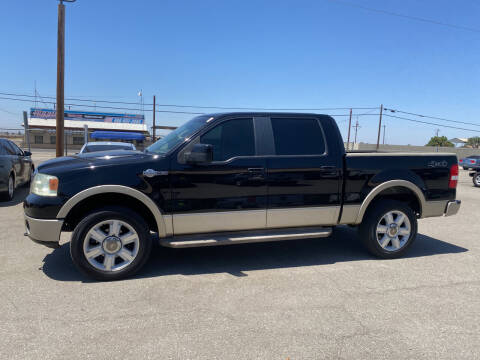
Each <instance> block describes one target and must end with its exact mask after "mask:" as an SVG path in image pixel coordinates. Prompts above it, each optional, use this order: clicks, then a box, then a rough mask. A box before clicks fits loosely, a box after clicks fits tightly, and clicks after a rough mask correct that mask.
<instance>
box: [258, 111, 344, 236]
mask: <svg viewBox="0 0 480 360" xmlns="http://www.w3.org/2000/svg"><path fill="white" fill-rule="evenodd" d="M323 125H327V126H329V124H328V123H327V124H322V118H321V117H318V118H317V117H313V116H302V115H296V116H274V115H272V116H271V131H272V135H273V140H274V141H273V142H274V147H275V156H271V157H269V158H268V160H267V179H268V187H269V189H268V192H269V195H268V205H267V227H268V228H280V227H298V226H314V225H333V224H336V223H337V220H338V216H339V213H340V205H341V203H340V193H341V174H342V155H341V154H339V153H337V152H338V151H337V149H336V148H335V146H333V145H334V144H335V143H336V140H335V141H331V144H332V146H330V148H329V146H328V143H327V139H326V136H325V133H329V134H331V136H334V135H335V136H338V135H337V133H336V132H335V133H330V132H326V131H325V129H324V126H323ZM327 130H329V131H330V129H327Z"/></svg>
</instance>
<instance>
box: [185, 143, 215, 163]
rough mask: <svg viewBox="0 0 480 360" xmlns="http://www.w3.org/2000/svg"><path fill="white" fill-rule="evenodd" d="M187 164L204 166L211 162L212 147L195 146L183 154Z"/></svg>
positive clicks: (207, 145)
mask: <svg viewBox="0 0 480 360" xmlns="http://www.w3.org/2000/svg"><path fill="white" fill-rule="evenodd" d="M185 160H186V161H187V163H188V164H205V163H209V162H211V161H212V160H213V147H212V145H210V144H195V145H193V148H192V151H190V152H187V153H186V154H185Z"/></svg>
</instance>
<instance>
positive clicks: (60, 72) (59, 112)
mask: <svg viewBox="0 0 480 360" xmlns="http://www.w3.org/2000/svg"><path fill="white" fill-rule="evenodd" d="M64 1H66V2H75V0H60V3H59V4H58V32H57V103H56V107H55V108H56V116H55V118H56V139H55V140H56V141H55V142H56V156H57V157H60V156H63V143H64V136H65V135H64V124H65V103H64V100H65V95H64V94H65V93H64V90H65V89H64V84H65V5H63V2H64Z"/></svg>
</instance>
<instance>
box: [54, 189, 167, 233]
mask: <svg viewBox="0 0 480 360" xmlns="http://www.w3.org/2000/svg"><path fill="white" fill-rule="evenodd" d="M112 196H113V198H112ZM102 200H104V201H105V202H106V203H105V205H120V206H122V205H123V206H127V207H133V208H134V210H137V211H139V212H140V213H141V214H142V215H143V216H144V217H146V219H145V220H146V221H147V222H149V225H150V226H152V225H154V230H157V231H158V235H159V236H160V237H165V236H167V235H169V231H168V228H167V226H166V224H165V219H164V216H163V214H162V212H161V211H160V209H159V208H158V206H157V205H156V204H155V203H154V201H153V200H152V199H150V198H149V197H148V196H147V195H145V194H144V193H142V192H140V191H138V190H135V189H133V188H131V187H128V186H123V185H99V186H94V187H91V188H88V189H86V190H83V191H81V192H79V193H78V194H76V195H74V196H73V197H71V198H70V199H69V200H68V201H67V202H66V203H65V204H64V205H63V206H62V207H61V209H60V211H59V212H58V214H57V219H66V220H69V219H72V217H74V215H76V213H78V212H83V213H84V212H85V211H84V209H86V208H88V207H89V205H90V204H92V203H93V204H95V205H97V204H99V203H100V204H102ZM97 207H98V206H97ZM73 221H77V222H78V219H74V220H73ZM66 222H67V221H66ZM152 223H153V224H152Z"/></svg>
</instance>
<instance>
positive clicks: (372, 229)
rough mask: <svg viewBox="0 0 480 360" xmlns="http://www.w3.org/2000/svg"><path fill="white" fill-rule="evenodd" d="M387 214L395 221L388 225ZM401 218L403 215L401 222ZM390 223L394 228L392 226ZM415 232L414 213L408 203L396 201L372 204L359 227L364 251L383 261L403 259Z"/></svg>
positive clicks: (415, 220)
mask: <svg viewBox="0 0 480 360" xmlns="http://www.w3.org/2000/svg"><path fill="white" fill-rule="evenodd" d="M388 214H390V215H392V217H391V218H390V220H394V221H393V222H390V224H389V221H388V220H389V217H388ZM400 215H403V216H404V220H401V217H399V216H400ZM393 223H395V224H396V225H391V224H393ZM384 230H385V231H384ZM417 231H418V226H417V217H416V215H415V212H414V211H413V210H412V208H410V207H409V206H408V205H407V204H405V203H403V202H401V201H395V200H379V201H378V202H376V203H374V204H373V205H372V206H371V207H370V208H369V209H368V210H367V213H366V214H365V216H364V218H363V221H362V223H361V224H360V228H359V233H360V237H361V239H362V241H363V243H364V245H365V247H366V248H367V250H368V251H369V252H370V253H371V254H372V255H374V256H377V257H380V258H383V259H396V258H399V257H401V256H403V255H404V254H405V252H406V251H407V250H408V248H409V247H410V246H411V245H412V243H413V242H414V240H415V238H416V237H417ZM402 233H403V234H402ZM381 244H382V245H383V246H382V245H381Z"/></svg>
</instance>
